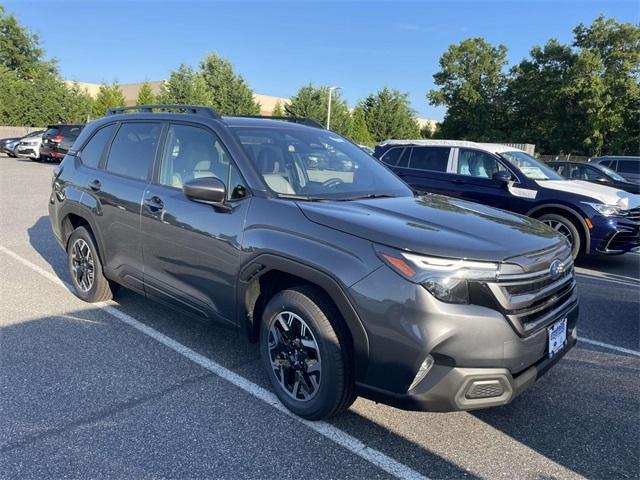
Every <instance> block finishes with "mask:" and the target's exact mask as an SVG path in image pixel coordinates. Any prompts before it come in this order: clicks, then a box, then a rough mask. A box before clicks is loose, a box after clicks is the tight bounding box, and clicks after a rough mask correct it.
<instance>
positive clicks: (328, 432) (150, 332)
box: [0, 245, 428, 480]
mask: <svg viewBox="0 0 640 480" xmlns="http://www.w3.org/2000/svg"><path fill="white" fill-rule="evenodd" d="M0 251H1V252H3V253H5V254H6V255H9V256H10V257H12V258H13V259H15V260H17V261H18V262H20V263H22V264H23V265H25V266H27V267H29V268H30V269H31V270H33V271H34V272H36V273H38V274H39V275H41V276H42V277H44V278H46V279H47V280H49V281H51V282H53V283H55V284H56V285H59V286H61V287H63V288H66V289H67V290H71V285H69V284H68V283H67V282H65V281H63V280H61V279H60V278H58V277H57V276H56V275H54V274H52V273H51V272H48V271H47V270H45V269H43V268H41V267H39V266H38V265H36V264H34V263H31V262H30V261H29V260H27V259H26V258H23V257H22V256H20V255H18V254H17V253H15V252H13V251H12V250H9V249H8V248H5V247H4V246H2V245H0ZM93 305H94V306H95V307H97V308H100V309H102V310H104V311H105V312H106V313H108V314H109V315H111V316H113V317H115V318H117V319H118V320H120V321H121V322H124V323H126V324H127V325H129V326H131V327H133V328H135V329H136V330H138V331H139V332H142V333H144V334H145V335H147V336H149V337H151V338H153V339H154V340H156V341H157V342H159V343H161V344H163V345H164V346H166V347H168V348H170V349H171V350H173V351H175V352H177V353H179V354H180V355H182V356H184V357H186V358H188V359H189V360H191V361H192V362H194V363H197V364H198V365H200V366H201V367H203V368H206V369H207V370H209V371H210V372H213V373H215V374H216V375H218V376H219V377H221V378H223V379H225V380H227V381H228V382H230V383H232V384H233V385H235V386H236V387H238V388H241V389H242V390H244V391H245V392H247V393H248V394H250V395H252V396H254V397H256V398H257V399H259V400H262V401H263V402H265V403H267V404H269V405H271V406H272V407H273V408H275V409H276V410H278V411H280V412H282V413H284V414H285V415H287V416H289V417H291V418H293V419H294V420H296V421H298V422H300V423H302V424H304V425H306V426H307V427H309V428H310V429H312V430H314V431H315V432H317V433H319V434H320V435H322V436H324V437H326V438H328V439H329V440H331V441H333V442H335V443H337V444H338V445H340V446H342V447H344V448H346V449H347V450H349V451H350V452H352V453H354V454H355V455H358V456H359V457H361V458H363V459H364V460H366V461H368V462H370V463H372V464H373V465H375V466H377V467H379V468H381V469H382V470H384V471H385V472H387V473H389V474H390V475H393V476H395V477H397V478H402V479H405V478H406V479H424V480H428V479H427V478H426V477H425V476H424V475H421V474H420V473H418V472H416V471H415V470H413V469H412V468H410V467H408V466H406V465H404V464H403V463H400V462H398V461H396V460H394V459H393V458H391V457H389V456H387V455H385V454H384V453H382V452H380V451H379V450H376V449H373V448H370V447H368V446H367V445H365V444H364V443H362V442H361V441H360V440H358V439H357V438H355V437H353V436H351V435H349V434H348V433H346V432H344V431H342V430H340V429H339V428H336V427H334V426H333V425H331V424H329V423H326V422H310V421H307V420H304V419H302V418H300V417H297V416H296V415H294V414H293V413H291V412H290V411H289V410H287V409H286V408H285V407H284V406H283V405H282V404H281V403H280V401H279V400H278V398H277V397H276V396H275V394H273V393H272V392H270V391H268V390H266V389H264V388H262V387H261V386H259V385H256V384H255V383H253V382H251V381H249V380H247V379H246V378H244V377H242V376H240V375H238V374H237V373H234V372H232V371H231V370H229V369H227V368H225V367H223V366H222V365H220V364H219V363H216V362H214V361H213V360H211V359H209V358H207V357H205V356H203V355H201V354H199V353H197V352H195V351H194V350H191V349H190V348H189V347H187V346H185V345H183V344H181V343H180V342H177V341H175V340H174V339H172V338H170V337H168V336H166V335H164V334H162V333H160V332H158V331H157V330H155V329H153V328H151V327H149V326H147V325H145V324H144V323H142V322H139V321H138V320H136V319H135V318H133V317H132V316H130V315H127V314H126V313H124V312H122V311H120V310H118V309H117V308H115V307H114V306H113V305H114V302H102V303H95V304H93Z"/></svg>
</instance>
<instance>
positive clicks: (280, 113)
mask: <svg viewBox="0 0 640 480" xmlns="http://www.w3.org/2000/svg"><path fill="white" fill-rule="evenodd" d="M271 116H272V117H284V109H283V108H282V105H281V104H280V100H278V101H277V102H276V105H275V107H273V112H271Z"/></svg>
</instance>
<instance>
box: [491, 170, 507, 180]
mask: <svg viewBox="0 0 640 480" xmlns="http://www.w3.org/2000/svg"><path fill="white" fill-rule="evenodd" d="M491 178H492V179H493V180H499V181H501V182H504V183H509V182H510V181H511V173H509V172H508V171H507V170H499V171H497V172H495V173H494V174H493V175H492V176H491Z"/></svg>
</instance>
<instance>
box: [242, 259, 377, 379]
mask: <svg viewBox="0 0 640 480" xmlns="http://www.w3.org/2000/svg"><path fill="white" fill-rule="evenodd" d="M238 282H239V288H238V299H237V300H238V305H239V306H240V308H239V309H238V325H239V326H240V328H241V330H242V331H243V332H244V333H245V334H246V335H247V337H248V338H249V340H250V341H252V342H256V341H257V340H258V332H259V328H260V321H261V317H262V311H263V309H264V307H265V305H266V304H267V302H268V301H269V299H270V298H271V297H273V295H274V294H276V293H277V292H279V291H281V290H284V289H286V288H289V287H292V286H299V285H311V286H315V287H317V288H318V289H320V290H321V291H322V292H324V294H325V295H326V296H327V297H328V298H329V299H330V300H331V301H332V302H333V303H334V305H335V306H336V308H337V309H338V311H339V313H340V315H341V317H342V318H341V320H342V321H344V323H345V324H346V326H347V330H348V331H349V334H350V336H351V338H350V340H351V342H352V348H353V362H354V368H355V373H356V375H355V376H356V380H360V379H362V378H364V377H365V375H366V368H367V364H368V360H369V340H368V337H367V333H366V331H365V329H364V326H363V325H362V322H361V320H360V318H359V316H358V314H357V313H356V311H355V309H354V307H353V305H352V303H351V301H350V300H349V298H348V296H347V294H346V293H345V290H344V289H343V288H342V287H341V286H340V283H339V282H338V280H336V279H335V278H334V277H333V276H331V275H330V274H328V273H326V272H323V271H321V270H319V269H317V268H315V267H312V266H309V265H305V264H302V263H300V262H298V261H296V260H292V259H288V258H285V257H280V256H277V255H272V254H263V255H260V256H258V257H256V258H255V259H253V260H252V261H251V262H249V263H248V264H247V265H246V266H245V267H244V268H243V269H242V270H241V272H240V275H239V280H238Z"/></svg>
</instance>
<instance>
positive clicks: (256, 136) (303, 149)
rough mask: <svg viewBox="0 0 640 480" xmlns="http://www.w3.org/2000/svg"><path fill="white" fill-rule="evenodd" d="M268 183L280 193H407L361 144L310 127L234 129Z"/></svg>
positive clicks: (342, 195)
mask: <svg viewBox="0 0 640 480" xmlns="http://www.w3.org/2000/svg"><path fill="white" fill-rule="evenodd" d="M233 131H234V132H235V133H236V135H237V136H238V138H239V139H240V142H241V143H242V146H243V147H244V149H245V151H246V152H247V154H248V156H249V157H250V158H251V160H252V161H253V163H254V165H255V166H256V169H257V170H258V172H259V173H260V174H261V175H262V178H263V179H264V181H265V183H266V184H267V186H268V187H269V188H270V189H271V190H273V191H274V192H275V193H277V194H278V196H280V197H285V198H286V197H295V198H301V199H309V200H316V199H338V200H346V199H353V198H362V197H372V196H394V197H398V196H410V195H412V192H411V190H410V189H409V188H408V187H407V186H406V185H405V184H404V183H403V182H402V181H400V180H399V179H398V178H396V176H395V175H393V173H391V172H390V171H389V170H387V169H386V168H385V167H383V166H382V165H381V164H380V163H378V161H377V160H376V159H375V158H373V157H371V156H369V155H367V154H366V153H365V152H364V151H362V149H361V148H360V147H358V146H357V145H354V144H353V143H351V142H349V141H348V140H346V139H344V138H342V137H341V136H340V135H338V134H337V133H334V132H331V131H328V130H323V129H319V128H317V129H315V128H313V129H312V128H299V127H289V128H288V126H287V125H286V124H285V125H284V126H283V127H277V128H273V127H233Z"/></svg>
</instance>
